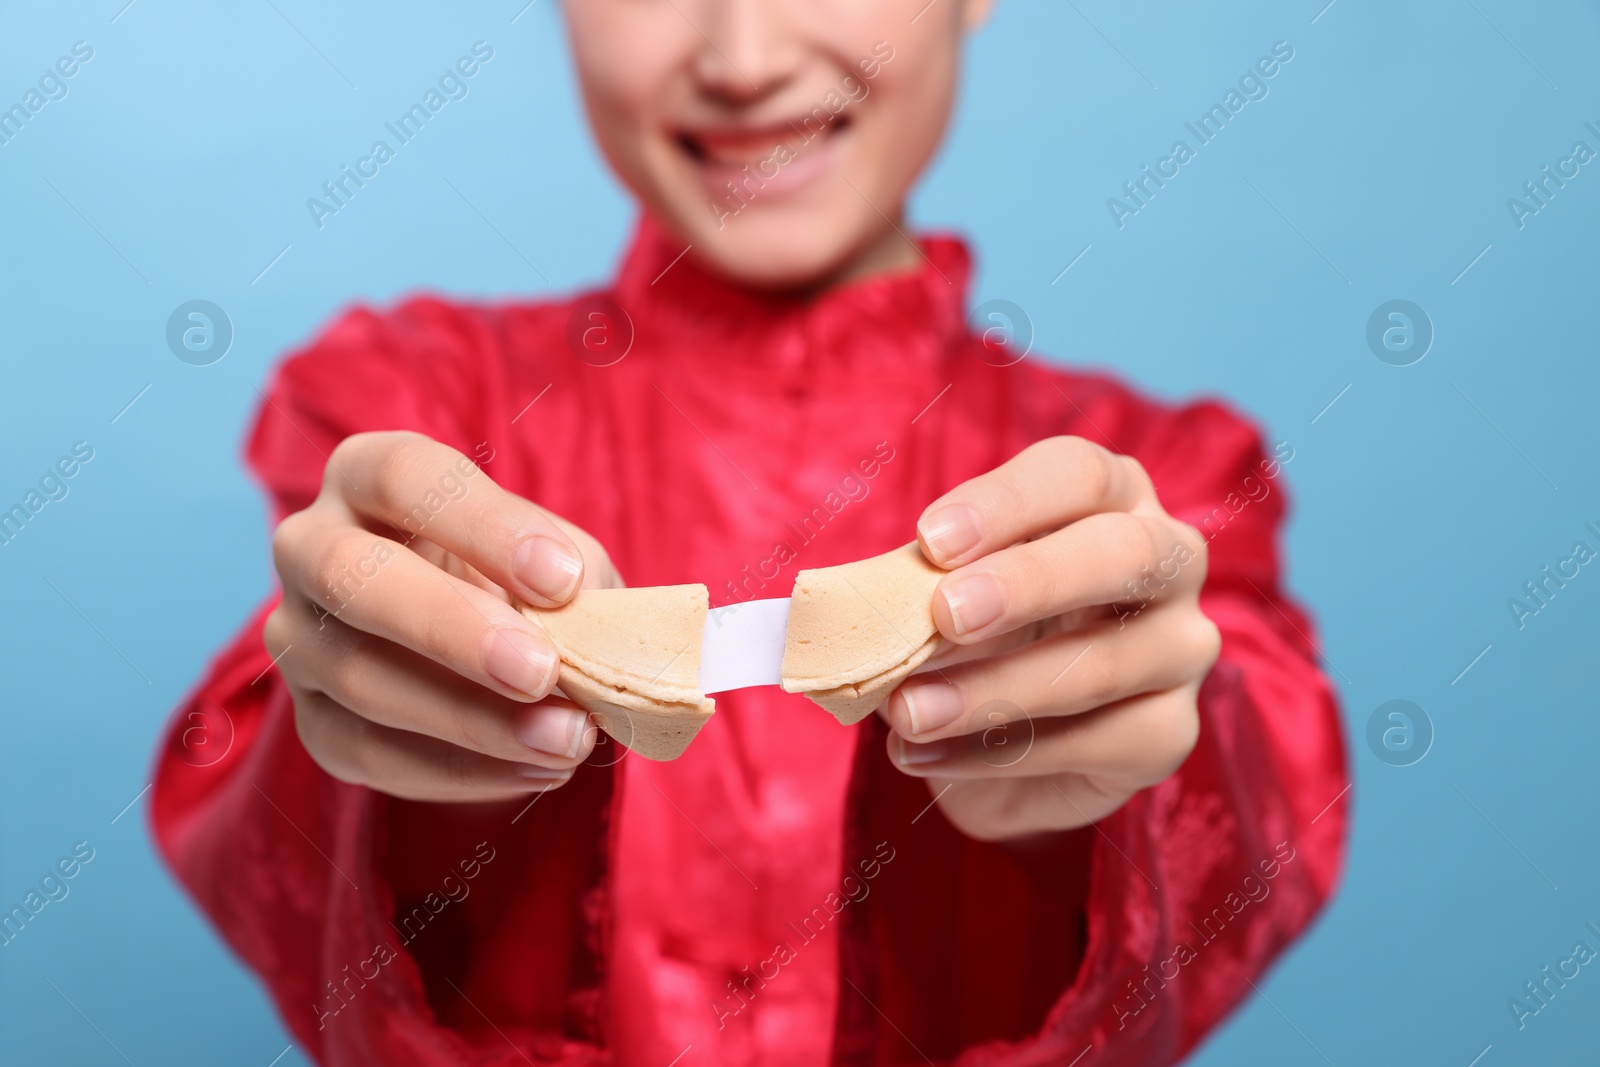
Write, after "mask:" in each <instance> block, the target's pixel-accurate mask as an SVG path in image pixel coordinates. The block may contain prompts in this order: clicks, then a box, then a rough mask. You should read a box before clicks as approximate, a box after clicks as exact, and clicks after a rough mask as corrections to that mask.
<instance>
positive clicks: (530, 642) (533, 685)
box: [483, 630, 556, 697]
mask: <svg viewBox="0 0 1600 1067" xmlns="http://www.w3.org/2000/svg"><path fill="white" fill-rule="evenodd" d="M483 665H484V668H485V669H486V670H488V672H489V674H490V675H492V676H493V677H494V680H495V681H497V682H499V683H500V684H501V685H504V686H507V687H509V688H511V689H515V690H516V691H517V692H519V693H526V694H527V695H528V696H531V697H541V696H543V695H544V694H545V690H547V689H549V687H550V683H551V681H552V680H553V679H552V675H553V674H554V673H555V669H556V660H555V657H554V655H553V654H552V653H551V650H550V648H549V646H547V645H546V644H545V643H544V642H542V641H540V640H538V639H537V638H535V637H533V636H532V635H531V634H527V633H524V632H523V631H521V630H496V631H494V633H493V634H491V635H490V637H489V651H488V654H487V655H485V656H484V662H483Z"/></svg>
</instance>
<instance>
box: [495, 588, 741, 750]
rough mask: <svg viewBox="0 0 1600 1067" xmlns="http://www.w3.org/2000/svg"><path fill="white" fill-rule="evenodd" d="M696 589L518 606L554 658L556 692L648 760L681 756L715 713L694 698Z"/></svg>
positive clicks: (584, 594) (698, 627) (700, 602)
mask: <svg viewBox="0 0 1600 1067" xmlns="http://www.w3.org/2000/svg"><path fill="white" fill-rule="evenodd" d="M708 604H709V595H708V594H707V591H706V587H705V586H703V585H659V586H646V587H644V588H640V589H584V590H582V591H581V592H579V593H578V595H577V596H575V597H573V598H572V600H571V601H569V602H568V603H566V604H565V605H563V606H561V607H559V608H536V607H531V606H529V605H523V606H522V613H523V614H524V615H526V616H528V618H530V619H532V620H533V621H534V622H536V623H538V624H539V626H541V627H542V628H543V629H544V631H545V632H546V633H548V634H549V635H550V639H551V640H552V641H553V642H554V643H555V646H556V648H557V650H558V651H559V653H560V655H561V676H560V682H559V683H558V684H559V685H560V688H561V692H562V693H563V694H565V695H566V696H567V698H568V699H570V700H571V701H572V702H573V703H575V704H577V705H578V706H579V707H580V708H582V709H583V710H584V711H586V712H588V713H589V714H590V715H591V716H593V718H594V720H595V722H597V723H598V724H599V725H600V728H601V729H603V730H605V732H606V733H608V734H610V735H611V737H612V738H614V739H615V740H617V741H619V742H621V743H622V744H624V745H626V746H627V747H628V748H630V749H632V750H633V751H634V752H637V753H638V754H639V755H641V756H644V757H645V758H646V759H653V760H672V759H677V758H678V757H679V756H681V755H683V751H684V749H686V748H688V747H689V742H690V741H693V740H694V736H695V734H697V733H699V732H700V728H701V727H702V726H704V725H705V723H706V720H707V719H709V718H711V714H712V712H714V711H715V710H716V704H715V702H714V701H712V700H711V699H710V698H709V697H707V696H706V695H705V694H704V693H702V692H701V691H700V641H701V635H702V632H703V631H704V629H705V622H706V610H707V607H708Z"/></svg>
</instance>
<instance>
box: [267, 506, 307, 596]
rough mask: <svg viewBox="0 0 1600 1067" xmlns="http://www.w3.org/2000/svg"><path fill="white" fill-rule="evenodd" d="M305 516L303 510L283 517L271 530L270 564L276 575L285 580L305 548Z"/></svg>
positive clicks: (295, 567) (294, 567)
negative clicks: (274, 568)
mask: <svg viewBox="0 0 1600 1067" xmlns="http://www.w3.org/2000/svg"><path fill="white" fill-rule="evenodd" d="M306 527H307V518H306V513H305V512H304V511H296V512H294V513H293V514H290V515H287V516H285V517H284V520H283V521H282V522H280V523H278V526H277V528H276V529H274V530H273V531H272V564H273V566H274V567H276V568H277V571H278V577H279V579H281V580H286V579H288V577H289V576H290V575H292V574H293V573H295V571H296V569H297V566H296V565H297V562H298V560H299V558H300V556H301V553H302V552H303V551H304V548H305V541H306V532H307V530H306Z"/></svg>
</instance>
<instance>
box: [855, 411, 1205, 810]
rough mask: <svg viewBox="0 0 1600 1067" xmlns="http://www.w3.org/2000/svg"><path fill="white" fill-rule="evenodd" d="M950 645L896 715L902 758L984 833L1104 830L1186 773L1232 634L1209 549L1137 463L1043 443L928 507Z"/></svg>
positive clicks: (1072, 443)
mask: <svg viewBox="0 0 1600 1067" xmlns="http://www.w3.org/2000/svg"><path fill="white" fill-rule="evenodd" d="M917 530H918V541H919V543H920V544H921V546H922V551H923V554H924V555H925V556H927V557H928V559H930V560H932V561H933V562H934V563H935V564H937V565H938V566H940V567H943V568H945V569H947V570H949V571H950V573H949V574H948V575H946V576H945V578H944V580H943V581H942V582H941V583H940V585H939V589H938V592H937V593H936V594H935V595H934V602H933V607H934V619H935V621H936V622H937V623H938V626H939V631H940V633H941V634H942V635H943V636H944V638H945V639H946V641H947V642H948V644H946V645H945V646H944V648H943V650H942V651H941V653H940V655H939V656H937V657H935V658H934V659H933V660H932V661H930V663H931V665H932V667H934V668H936V669H934V670H928V669H927V668H924V671H925V673H921V674H918V675H917V676H916V677H913V678H911V679H909V680H908V681H906V682H905V684H903V685H901V686H900V688H899V689H897V690H896V691H895V693H894V695H893V696H891V697H890V699H889V701H888V703H887V705H886V706H885V707H884V709H882V711H881V713H882V714H883V715H884V716H885V717H886V718H887V720H888V722H889V724H890V726H891V727H892V729H893V733H891V734H890V737H889V756H890V758H891V759H892V760H894V761H895V763H896V765H897V766H899V767H900V769H901V770H902V771H904V772H905V773H906V774H909V775H914V776H916V777H919V778H925V779H927V781H928V787H929V790H930V791H931V792H932V793H933V794H934V796H935V797H937V798H938V802H939V805H940V807H941V809H942V810H943V811H944V814H945V816H946V817H947V818H949V820H950V821H951V822H952V823H953V824H954V825H955V826H956V827H958V828H959V829H960V830H962V831H963V832H964V833H966V834H968V835H970V836H972V837H975V838H979V839H981V840H989V841H995V840H1006V839H1013V838H1020V837H1026V836H1030V835H1033V834H1038V833H1046V832H1051V831H1057V830H1067V829H1072V828H1074V827H1079V826H1083V825H1085V824H1087V823H1091V822H1094V821H1096V820H1098V819H1100V818H1102V817H1104V816H1106V815H1108V814H1110V813H1111V812H1113V811H1115V810H1116V809H1117V808H1119V807H1121V806H1122V805H1123V804H1124V803H1126V802H1127V800H1128V798H1129V797H1131V796H1132V795H1133V794H1134V793H1136V792H1138V791H1139V790H1140V789H1143V788H1145V787H1147V786H1151V785H1154V784H1156V783H1157V782H1160V781H1162V780H1163V779H1165V778H1167V777H1168V776H1169V775H1171V774H1172V773H1173V772H1174V771H1175V770H1177V769H1178V767H1179V765H1181V764H1182V763H1183V761H1184V759H1185V758H1187V756H1188V755H1189V752H1190V750H1192V749H1193V748H1194V745H1195V741H1196V739H1197V738H1198V736H1199V731H1200V715H1199V710H1198V707H1197V703H1196V701H1197V696H1198V694H1199V691H1200V683H1201V682H1202V681H1203V680H1204V679H1205V676H1206V674H1207V673H1208V672H1209V671H1210V670H1211V666H1212V664H1213V663H1215V662H1216V659H1217V655H1218V653H1219V651H1220V649H1221V637H1220V635H1219V633H1218V631H1217V627H1216V625H1215V624H1213V623H1212V622H1211V620H1210V619H1208V618H1206V617H1205V615H1203V614H1202V613H1201V611H1200V605H1199V594H1200V587H1201V585H1202V584H1203V583H1204V581H1205V576H1206V540H1205V538H1204V537H1202V536H1201V535H1200V533H1199V531H1197V530H1195V529H1194V528H1193V527H1192V526H1188V525H1185V524H1184V523H1181V522H1179V521H1177V520H1176V519H1174V518H1172V517H1171V516H1170V515H1168V514H1167V513H1166V511H1165V510H1163V509H1162V506H1161V502H1160V501H1159V500H1157V499H1156V492H1155V487H1154V485H1153V484H1152V483H1151V481H1150V478H1149V476H1148V475H1147V474H1145V472H1144V468H1142V467H1141V466H1140V465H1139V464H1138V462H1137V461H1135V460H1133V459H1131V458H1129V457H1127V456H1118V455H1115V454H1113V453H1111V452H1108V451H1106V450H1105V449H1103V448H1101V447H1099V446H1098V445H1095V444H1093V443H1091V442H1089V441H1085V440H1083V439H1082V438H1077V437H1053V438H1050V439H1048V440H1044V441H1040V442H1038V443H1037V444H1034V445H1032V446H1030V447H1029V448H1027V449H1026V450H1025V451H1023V452H1021V453H1020V454H1018V455H1017V456H1016V457H1015V458H1014V459H1012V460H1010V461H1008V462H1007V463H1005V464H1003V465H1002V466H1000V467H998V468H996V469H995V470H993V471H990V472H989V473H987V474H984V475H982V476H980V477H977V478H974V479H972V480H971V481H968V482H965V483H963V484H962V485H959V486H957V487H956V488H955V489H952V490H951V491H950V492H948V493H946V494H945V495H944V496H942V497H940V498H939V499H938V500H936V501H935V502H934V503H933V504H931V505H929V507H928V509H927V510H926V511H925V512H923V515H922V519H921V521H920V522H918V524H917Z"/></svg>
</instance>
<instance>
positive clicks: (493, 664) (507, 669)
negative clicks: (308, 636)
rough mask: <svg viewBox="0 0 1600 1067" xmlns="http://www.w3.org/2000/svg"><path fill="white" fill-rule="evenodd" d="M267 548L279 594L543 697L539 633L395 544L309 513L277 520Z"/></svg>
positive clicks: (520, 693) (545, 683) (549, 658)
mask: <svg viewBox="0 0 1600 1067" xmlns="http://www.w3.org/2000/svg"><path fill="white" fill-rule="evenodd" d="M273 552H274V555H275V556H276V557H277V563H278V573H279V574H280V575H281V576H282V577H283V581H284V588H285V591H286V593H290V592H292V593H293V594H294V595H297V596H301V597H304V598H305V599H306V600H308V601H309V602H310V603H312V604H315V605H317V606H319V607H320V608H321V609H322V611H325V612H328V613H331V614H333V615H335V616H337V617H338V618H339V620H340V621H342V622H344V623H346V624H347V625H349V626H352V627H354V628H355V629H357V630H362V631H364V632H366V633H369V634H373V635H375V636H377V637H382V638H384V639H386V640H389V641H393V642H395V643H396V644H399V645H403V646H405V647H406V648H409V649H411V650H412V651H413V652H416V653H419V654H420V655H423V656H426V657H427V658H429V659H431V660H433V661H434V662H435V663H438V664H441V665H442V666H445V667H448V668H449V669H451V670H452V671H455V672H456V673H457V674H460V675H463V676H465V677H467V678H471V679H472V680H473V681H476V682H478V683H479V684H481V685H486V686H489V687H490V688H492V689H494V690H495V691H497V692H499V693H501V694H503V695H505V696H508V697H511V698H513V699H516V700H523V701H529V700H540V699H543V698H544V697H545V696H546V695H548V694H549V691H550V689H551V687H553V686H554V685H555V680H556V673H557V660H558V658H557V653H556V649H555V646H554V645H552V644H551V642H550V639H549V638H548V637H547V636H546V635H545V633H544V631H543V630H541V629H540V628H539V627H538V626H536V625H535V624H534V623H533V622H532V621H531V620H529V619H528V618H527V617H526V616H524V615H523V614H522V613H521V612H520V611H518V610H517V609H516V608H514V607H512V606H511V605H510V604H507V603H505V602H504V601H503V600H501V599H500V598H498V597H496V596H494V595H493V594H492V593H489V592H486V591H485V590H483V589H479V588H478V587H477V586H475V585H472V584H470V583H468V582H464V581H461V580H460V579H458V578H453V577H451V576H450V575H448V574H446V573H445V572H443V571H441V570H439V569H438V568H437V567H434V566H432V565H431V564H429V563H427V562H425V561H424V560H422V559H420V558H419V557H417V555H416V554H415V553H413V552H412V551H411V550H410V549H408V548H406V547H405V546H403V545H400V544H397V543H395V542H394V541H391V540H389V539H388V538H385V537H380V536H378V535H377V534H372V533H367V532H365V531H362V530H360V529H358V528H355V527H351V526H349V525H347V524H345V523H343V522H342V521H340V520H339V519H337V518H336V517H328V515H327V514H326V513H320V514H319V513H317V512H316V511H314V510H313V511H307V512H300V513H298V514H296V515H291V516H290V517H289V518H288V519H285V520H284V521H283V522H282V523H280V524H279V526H278V531H277V533H276V534H274V536H273Z"/></svg>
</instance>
